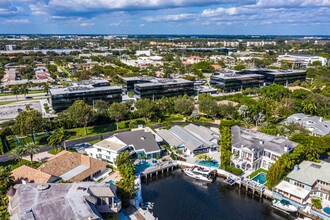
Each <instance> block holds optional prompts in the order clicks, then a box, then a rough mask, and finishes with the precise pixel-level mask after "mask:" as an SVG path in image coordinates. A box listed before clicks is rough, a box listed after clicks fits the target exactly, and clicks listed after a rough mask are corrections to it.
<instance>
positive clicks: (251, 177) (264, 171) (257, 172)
mask: <svg viewBox="0 0 330 220" xmlns="http://www.w3.org/2000/svg"><path fill="white" fill-rule="evenodd" d="M267 172H268V170H265V169H263V168H259V169H258V170H256V171H254V172H253V173H251V174H250V175H249V176H248V178H250V179H253V178H254V177H255V176H257V175H258V174H259V173H267Z"/></svg>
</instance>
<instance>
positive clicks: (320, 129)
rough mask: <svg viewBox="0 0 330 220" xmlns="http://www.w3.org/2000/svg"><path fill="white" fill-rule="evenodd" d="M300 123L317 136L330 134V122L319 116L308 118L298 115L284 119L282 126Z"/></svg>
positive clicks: (301, 114)
mask: <svg viewBox="0 0 330 220" xmlns="http://www.w3.org/2000/svg"><path fill="white" fill-rule="evenodd" d="M289 123H299V124H301V125H302V126H304V127H305V128H306V129H307V130H309V131H310V132H311V133H312V134H315V135H320V136H323V135H327V134H329V133H330V121H324V120H323V119H322V118H321V117H318V116H311V117H310V116H308V115H305V114H303V113H297V114H293V115H291V116H289V117H288V118H287V119H284V120H283V121H282V122H281V124H289Z"/></svg>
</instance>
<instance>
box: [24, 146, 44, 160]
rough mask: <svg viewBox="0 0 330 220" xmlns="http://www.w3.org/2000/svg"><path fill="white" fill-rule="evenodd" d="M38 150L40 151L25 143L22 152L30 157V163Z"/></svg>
mask: <svg viewBox="0 0 330 220" xmlns="http://www.w3.org/2000/svg"><path fill="white" fill-rule="evenodd" d="M39 150H40V149H39V147H38V146H37V145H36V144H35V143H33V142H30V143H27V144H25V145H24V151H25V153H26V154H29V155H30V160H31V163H32V161H33V155H34V154H36V153H38V152H39Z"/></svg>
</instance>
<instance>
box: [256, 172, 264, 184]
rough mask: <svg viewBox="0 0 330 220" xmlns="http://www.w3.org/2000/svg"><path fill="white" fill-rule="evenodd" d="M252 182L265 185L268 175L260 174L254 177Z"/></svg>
mask: <svg viewBox="0 0 330 220" xmlns="http://www.w3.org/2000/svg"><path fill="white" fill-rule="evenodd" d="M252 180H254V181H256V182H258V183H260V184H265V183H266V182H267V179H266V174H265V173H259V174H258V175H256V176H255V177H253V178H252Z"/></svg>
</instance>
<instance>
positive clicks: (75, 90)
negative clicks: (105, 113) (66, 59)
mask: <svg viewBox="0 0 330 220" xmlns="http://www.w3.org/2000/svg"><path fill="white" fill-rule="evenodd" d="M108 84H109V82H108ZM49 93H50V97H51V98H50V104H51V106H52V107H53V109H54V110H55V111H60V110H64V109H66V108H68V107H70V106H71V105H72V103H73V102H75V101H76V100H84V101H85V102H86V103H87V104H89V105H92V104H93V101H94V100H104V101H106V102H108V103H113V102H121V101H122V88H121V87H119V86H106V82H103V81H100V82H98V81H97V82H94V83H90V84H88V83H79V84H74V85H72V86H69V87H66V88H51V89H49Z"/></svg>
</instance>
